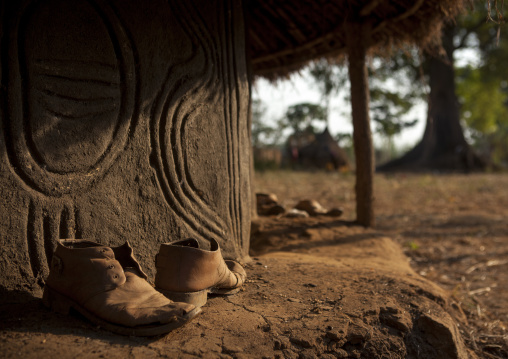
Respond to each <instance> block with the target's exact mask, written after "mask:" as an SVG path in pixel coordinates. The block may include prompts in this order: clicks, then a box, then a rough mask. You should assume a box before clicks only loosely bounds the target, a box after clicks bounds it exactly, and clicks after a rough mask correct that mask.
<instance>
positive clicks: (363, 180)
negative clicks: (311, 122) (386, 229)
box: [346, 23, 375, 226]
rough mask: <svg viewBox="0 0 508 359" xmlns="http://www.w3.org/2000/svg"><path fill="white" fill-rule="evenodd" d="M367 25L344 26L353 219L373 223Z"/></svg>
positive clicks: (360, 222) (363, 222) (372, 171)
mask: <svg viewBox="0 0 508 359" xmlns="http://www.w3.org/2000/svg"><path fill="white" fill-rule="evenodd" d="M369 34H370V28H369V27H368V25H367V24H362V23H350V24H347V25H346V36H347V46H348V59H349V80H350V82H351V106H352V114H353V141H354V149H355V157H356V221H357V222H358V223H359V224H361V225H364V226H374V224H375V223H374V222H375V220H374V208H373V202H374V180H373V177H374V150H373V145H372V133H371V130H370V118H369V82H368V73H367V66H366V52H367V48H368V37H369Z"/></svg>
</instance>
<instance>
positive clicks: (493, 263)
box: [466, 259, 508, 274]
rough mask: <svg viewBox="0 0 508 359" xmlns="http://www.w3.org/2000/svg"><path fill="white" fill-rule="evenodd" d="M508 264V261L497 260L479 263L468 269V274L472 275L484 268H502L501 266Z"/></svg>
mask: <svg viewBox="0 0 508 359" xmlns="http://www.w3.org/2000/svg"><path fill="white" fill-rule="evenodd" d="M507 263H508V260H504V261H501V260H497V259H492V260H490V261H487V262H486V263H478V264H475V265H474V266H471V267H469V268H468V269H466V274H470V273H472V272H474V271H475V270H477V269H480V268H483V267H494V266H501V265H503V264H507Z"/></svg>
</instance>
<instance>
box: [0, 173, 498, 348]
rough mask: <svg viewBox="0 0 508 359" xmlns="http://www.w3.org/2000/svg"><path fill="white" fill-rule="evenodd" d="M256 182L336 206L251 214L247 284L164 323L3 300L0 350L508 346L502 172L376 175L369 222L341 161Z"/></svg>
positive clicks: (293, 197) (284, 198) (292, 200)
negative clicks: (103, 320) (116, 324)
mask: <svg viewBox="0 0 508 359" xmlns="http://www.w3.org/2000/svg"><path fill="white" fill-rule="evenodd" d="M256 189H257V191H258V192H270V193H275V194H276V195H277V196H278V198H279V200H280V202H281V204H282V205H284V207H285V208H286V209H290V208H292V206H294V205H295V204H296V203H297V202H298V201H299V200H302V199H315V200H317V201H319V202H320V203H321V204H322V205H323V206H324V207H326V208H328V209H330V208H333V207H340V208H342V209H343V210H344V214H343V215H342V217H340V218H333V217H312V218H301V219H294V218H285V217H281V216H273V217H260V218H259V219H258V220H256V223H255V225H254V226H253V227H254V231H253V234H252V246H251V247H252V250H251V258H252V260H250V261H249V262H248V263H245V266H246V269H247V272H248V275H249V278H248V281H247V283H246V285H245V287H244V289H243V290H242V291H241V292H240V293H239V294H237V295H235V296H231V297H227V298H222V297H215V298H210V299H209V301H208V303H207V304H206V305H205V306H204V307H203V313H202V314H200V315H199V316H197V317H196V318H195V319H194V320H193V321H192V322H190V323H188V324H187V325H185V326H184V327H182V328H180V329H178V330H175V331H173V332H172V333H170V334H168V335H166V336H161V337H155V338H135V337H122V336H118V335H115V334H112V333H109V332H107V331H105V330H103V329H101V328H98V327H94V326H93V325H91V324H90V323H89V322H87V321H85V320H83V318H80V317H79V316H77V315H72V316H62V315H57V314H54V313H51V312H49V311H48V310H46V309H45V308H44V307H43V306H42V304H41V303H40V300H39V298H36V297H31V296H29V295H26V296H23V295H17V296H16V302H14V301H10V302H9V300H4V301H3V303H2V304H0V357H1V358H36V357H37V358H49V357H51V358H53V357H56V356H58V357H61V358H81V357H84V358H152V357H153V358H156V357H167V358H192V357H200V358H468V357H469V358H475V357H480V358H507V357H508V334H507V333H506V325H507V323H508V301H507V300H506V298H507V294H508V293H507V291H508V271H507V268H508V238H507V237H508V223H507V222H506V218H508V216H507V215H508V175H497V174H496V175H495V174H473V175H467V176H466V175H394V176H384V175H378V176H377V177H376V220H377V225H376V227H375V228H372V229H365V228H362V227H359V226H354V225H352V224H351V221H352V220H353V219H354V177H353V176H352V175H348V174H338V173H317V174H311V173H292V172H265V173H259V174H257V175H256ZM1 294H2V296H4V298H3V299H5V298H8V297H9V296H11V295H12V293H1ZM20 298H21V299H22V302H20Z"/></svg>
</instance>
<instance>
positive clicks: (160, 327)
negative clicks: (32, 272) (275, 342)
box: [43, 240, 201, 336]
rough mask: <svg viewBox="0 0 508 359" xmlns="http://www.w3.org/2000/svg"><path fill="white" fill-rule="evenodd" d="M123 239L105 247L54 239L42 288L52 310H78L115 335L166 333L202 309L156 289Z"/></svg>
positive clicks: (60, 311)
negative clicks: (54, 245)
mask: <svg viewBox="0 0 508 359" xmlns="http://www.w3.org/2000/svg"><path fill="white" fill-rule="evenodd" d="M146 278H147V277H146V274H145V273H144V272H143V271H142V269H141V267H140V265H139V263H138V262H137V261H136V259H135V258H134V256H133V255H132V248H131V247H130V246H129V244H128V243H127V242H126V243H125V244H124V245H122V246H120V247H115V248H110V247H106V246H103V245H100V244H98V243H95V242H91V241H86V240H62V241H59V243H58V245H57V248H56V250H55V253H54V254H53V257H52V261H51V268H50V273H49V276H48V278H47V280H46V285H45V287H44V295H43V302H44V304H45V305H46V306H47V307H48V308H51V309H53V310H54V311H56V312H59V313H62V314H68V313H69V311H70V309H71V308H72V309H74V310H77V311H78V312H79V313H81V314H82V315H84V316H85V317H86V318H88V319H89V320H90V321H92V322H93V323H95V324H97V325H99V326H101V327H103V328H105V329H107V330H109V331H112V332H115V333H118V334H123V335H136V336H152V335H160V334H165V333H168V332H170V331H171V330H173V329H175V328H177V327H180V326H181V325H183V324H185V323H186V322H188V321H189V320H190V319H192V318H193V317H194V316H195V315H196V314H198V313H199V312H200V311H201V310H200V309H199V308H197V307H195V306H193V305H190V304H187V303H174V302H172V301H171V300H169V299H167V298H166V297H164V296H163V295H162V294H160V293H159V292H157V291H156V290H155V289H154V288H153V287H152V286H151V285H150V284H149V283H148V282H147V281H146Z"/></svg>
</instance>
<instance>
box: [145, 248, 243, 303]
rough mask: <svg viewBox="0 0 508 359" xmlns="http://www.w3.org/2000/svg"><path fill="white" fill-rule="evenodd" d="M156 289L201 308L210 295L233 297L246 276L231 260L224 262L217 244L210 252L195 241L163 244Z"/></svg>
mask: <svg viewBox="0 0 508 359" xmlns="http://www.w3.org/2000/svg"><path fill="white" fill-rule="evenodd" d="M155 267H156V268H157V273H156V274H155V288H156V289H157V290H158V291H160V292H161V293H163V294H164V295H165V296H167V297H168V298H170V299H172V300H175V301H181V302H186V303H190V304H193V305H195V306H196V307H201V306H203V305H205V304H206V300H207V297H208V293H211V294H218V295H231V294H235V293H237V292H239V291H240V288H241V286H242V285H243V283H244V282H245V278H246V277H247V274H246V273H245V270H244V269H243V267H242V266H241V265H240V264H239V263H237V262H235V261H232V260H226V261H225V260H224V258H223V257H222V254H221V251H220V248H219V244H218V243H217V241H215V240H212V241H211V248H210V250H204V249H201V248H199V243H198V241H197V240H195V239H192V238H190V239H186V240H182V241H177V242H172V243H163V244H161V247H160V251H159V253H158V254H157V257H156V260H155Z"/></svg>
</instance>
